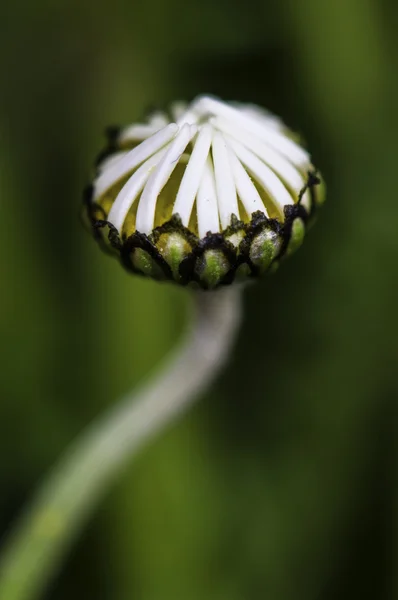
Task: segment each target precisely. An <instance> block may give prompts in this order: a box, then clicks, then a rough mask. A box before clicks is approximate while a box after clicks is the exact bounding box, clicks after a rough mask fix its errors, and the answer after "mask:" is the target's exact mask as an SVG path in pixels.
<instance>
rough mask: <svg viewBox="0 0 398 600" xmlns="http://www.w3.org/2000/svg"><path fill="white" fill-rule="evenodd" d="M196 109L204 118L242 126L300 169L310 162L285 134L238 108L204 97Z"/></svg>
mask: <svg viewBox="0 0 398 600" xmlns="http://www.w3.org/2000/svg"><path fill="white" fill-rule="evenodd" d="M194 109H195V110H196V112H198V114H200V115H202V116H204V115H206V114H214V115H216V116H220V117H225V118H226V119H228V120H232V121H233V122H234V123H235V124H236V125H240V126H241V127H243V128H244V129H246V130H247V131H249V132H251V133H254V135H256V136H257V137H259V138H260V139H262V140H263V142H265V143H266V144H268V145H269V146H271V147H272V148H274V149H275V150H277V151H278V152H280V153H281V154H283V155H284V156H285V157H286V158H288V159H289V160H290V162H292V163H293V164H294V165H296V166H298V167H302V166H304V165H306V164H308V162H309V161H310V158H309V155H308V153H307V152H306V151H305V150H303V148H301V147H300V146H299V145H298V144H296V143H295V142H293V140H291V139H290V138H288V137H287V136H286V135H285V134H284V133H281V132H279V131H277V130H276V129H275V128H274V127H267V125H265V124H264V123H263V122H262V121H259V120H258V119H256V118H255V117H252V116H249V115H248V114H245V113H244V112H242V111H240V110H238V109H237V108H233V107H232V106H228V105H227V104H225V103H223V102H220V101H219V100H215V99H214V98H210V97H202V98H199V99H198V100H197V101H196V102H195V103H194Z"/></svg>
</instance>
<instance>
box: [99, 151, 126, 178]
mask: <svg viewBox="0 0 398 600" xmlns="http://www.w3.org/2000/svg"><path fill="white" fill-rule="evenodd" d="M127 153H128V150H126V151H124V152H115V153H114V154H111V155H110V156H107V157H106V158H104V160H103V161H102V162H100V164H99V165H98V167H97V168H98V172H99V173H102V172H103V171H105V169H109V167H111V166H112V165H114V164H116V163H117V162H118V161H119V160H120V159H121V158H123V156H126V154H127Z"/></svg>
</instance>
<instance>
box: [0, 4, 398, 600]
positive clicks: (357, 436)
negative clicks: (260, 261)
mask: <svg viewBox="0 0 398 600" xmlns="http://www.w3.org/2000/svg"><path fill="white" fill-rule="evenodd" d="M0 13H1V14H0V16H1V19H0V30H1V36H0V45H1V50H2V51H1V52H0V67H1V72H2V73H3V85H2V93H1V95H0V128H1V131H2V144H1V147H0V161H1V164H2V167H1V170H0V189H1V199H0V205H1V212H2V229H3V231H2V235H1V238H0V272H1V282H2V288H1V295H0V333H1V341H2V343H1V356H0V361H1V362H0V364H1V367H2V368H1V374H0V394H1V404H0V420H1V423H2V435H1V437H0V449H1V459H0V460H1V464H0V467H1V489H2V494H1V497H0V518H1V525H2V530H3V531H4V532H5V531H6V530H7V528H8V527H9V526H10V523H12V519H13V518H15V516H16V515H17V514H18V512H19V510H20V508H21V506H23V505H24V504H25V502H26V501H27V499H28V498H29V497H30V495H31V492H32V489H33V488H34V487H35V485H36V483H37V481H38V480H39V479H40V478H41V477H42V476H43V474H44V473H45V472H46V470H47V469H48V467H49V466H50V465H51V464H52V463H53V462H54V461H55V459H56V458H57V457H58V456H59V454H60V453H61V452H62V450H63V449H64V448H65V446H66V445H67V443H68V442H69V441H70V440H71V439H72V438H73V437H74V436H75V435H76V434H77V433H78V432H79V431H81V430H82V429H83V428H84V426H85V425H86V424H87V423H88V422H89V421H90V420H91V419H92V418H93V417H94V416H95V415H96V414H98V413H100V412H101V411H103V410H104V409H105V407H106V406H108V405H110V404H111V403H112V401H113V399H115V398H117V397H118V395H119V394H120V393H122V392H124V391H125V390H127V389H128V388H129V387H130V386H131V385H132V384H134V383H136V382H137V381H138V380H140V379H142V378H143V377H144V376H145V375H146V374H147V373H148V372H149V371H150V369H151V368H152V366H153V365H155V364H156V362H157V361H158V360H159V359H161V357H162V356H163V355H164V354H165V353H166V352H167V350H168V349H169V348H171V347H172V345H173V344H174V343H175V340H176V338H177V337H178V335H179V334H180V332H181V330H182V327H183V324H184V314H185V306H186V303H187V294H186V292H185V291H183V290H179V289H177V288H175V287H173V286H171V285H160V284H154V283H152V282H149V281H143V280H141V279H139V278H133V277H129V276H127V275H126V274H125V273H124V272H123V271H122V269H120V267H118V266H117V264H116V263H115V262H114V261H112V260H110V259H109V258H107V257H105V256H104V255H102V254H101V253H100V252H99V251H98V249H97V248H96V247H95V245H94V244H93V242H92V240H91V239H90V238H89V237H88V236H87V235H86V233H85V232H84V231H83V229H82V228H81V225H80V223H79V220H78V217H77V215H78V211H79V199H80V195H81V189H82V188H83V186H84V184H85V183H86V181H87V179H88V177H89V176H90V171H89V165H90V164H91V158H92V157H94V156H95V154H96V152H97V150H98V149H99V147H100V146H101V144H102V140H101V138H100V133H101V131H102V129H103V127H104V126H105V125H107V124H109V123H115V122H116V123H119V122H120V123H128V122H130V121H133V120H135V119H137V118H138V117H139V116H140V114H141V113H142V112H143V111H144V110H145V109H146V108H147V107H148V106H150V105H164V104H165V103H166V102H168V101H169V100H171V99H174V98H180V97H182V98H188V99H189V98H191V97H192V96H194V95H195V94H197V93H202V92H211V93H215V94H218V95H220V96H222V97H223V98H225V99H229V98H231V99H239V100H249V101H252V102H256V103H258V104H260V105H264V106H266V107H268V108H270V109H272V110H274V111H275V112H276V113H278V114H280V115H282V116H283V117H284V118H285V120H286V121H287V122H288V123H289V124H290V125H291V126H293V127H296V128H298V129H300V130H302V131H303V132H304V134H305V137H306V139H307V141H308V144H309V147H310V148H311V151H312V153H313V155H314V157H315V159H316V164H319V165H320V167H321V169H322V171H323V173H324V175H325V178H326V181H327V183H328V202H327V204H326V206H325V208H324V209H323V210H322V211H321V214H320V217H319V222H318V223H317V225H316V226H315V227H314V229H313V230H312V232H311V235H309V236H308V239H306V242H305V244H304V247H303V249H302V250H300V252H299V253H298V254H297V255H296V256H295V257H294V258H293V259H291V260H289V261H288V262H287V263H286V265H284V267H283V268H281V270H280V272H279V273H277V274H276V275H275V276H272V277H270V278H269V279H266V280H264V281H262V282H261V283H260V284H258V285H253V286H252V287H251V288H250V289H248V290H247V293H246V306H245V322H244V325H243V329H242V333H241V336H240V339H239V343H238V346H237V348H236V349H235V352H234V355H233V358H232V361H231V364H230V367H229V368H228V369H227V370H226V372H225V373H224V374H223V376H222V378H221V379H220V380H219V382H218V383H217V385H216V386H215V387H214V389H213V390H212V392H211V393H209V394H208V395H207V396H206V397H205V398H202V399H201V402H200V403H198V404H197V405H196V407H195V408H194V410H192V412H191V413H190V414H189V415H188V416H186V417H185V418H184V419H183V420H182V421H181V422H180V423H178V424H176V425H175V426H174V427H173V428H172V429H171V430H170V431H168V432H167V433H166V434H165V435H163V436H161V438H160V439H158V440H157V441H156V442H155V443H154V444H153V445H152V446H151V448H150V449H148V450H147V451H146V452H145V453H143V454H142V455H141V457H140V459H139V460H138V461H137V462H136V463H135V464H134V465H132V467H131V468H130V469H129V470H128V472H127V473H126V474H125V475H124V477H123V479H122V480H121V481H120V482H119V484H118V486H117V488H115V489H114V490H113V491H112V493H111V494H110V495H109V497H108V499H107V501H106V503H105V504H103V505H102V506H101V508H100V510H99V511H98V513H97V515H96V516H95V518H94V519H93V521H92V523H91V525H90V527H89V529H88V530H87V531H86V532H85V533H84V535H83V536H82V539H81V541H80V543H79V545H78V547H76V548H75V549H74V552H73V554H72V556H71V557H70V559H69V561H68V563H67V565H66V566H65V568H64V570H63V571H62V573H61V574H60V576H59V578H58V579H57V580H56V581H55V582H54V584H53V585H52V587H51V589H50V590H49V593H48V595H47V599H48V600H50V599H53V600H66V599H69V598H71V597H73V598H76V599H80V598H82V599H83V598H95V599H96V600H111V599H112V600H127V599H129V598H134V599H136V600H185V599H189V600H203V599H204V598H206V600H251V599H253V600H258V599H259V598H270V599H272V600H274V599H275V600H300V599H303V600H304V599H305V600H329V599H332V598H333V599H334V598H336V597H339V598H347V599H348V598H350V599H352V598H362V599H364V598H372V599H373V598H378V599H380V600H382V599H386V600H387V599H390V598H394V597H398V596H397V594H398V585H397V583H398V582H397V576H396V570H395V569H394V566H395V565H394V563H395V561H396V559H397V550H398V549H397V539H398V527H397V523H398V521H397V514H398V511H397V500H398V494H397V485H396V484H397V479H396V474H397V460H396V456H397V452H396V451H397V448H396V441H395V440H396V438H397V425H398V422H397V403H396V401H397V381H396V371H397V339H398V316H397V310H396V308H397V305H398V287H397V284H396V281H395V273H396V264H397V262H396V261H397V260H398V241H397V240H398V237H397V219H398V202H397V199H396V195H397V192H396V171H397V165H396V161H397V151H396V134H397V124H398V114H397V110H396V106H397V104H398V81H397V78H396V73H397V66H398V65H397V63H398V60H397V59H398V54H397V51H398V45H397V39H396V31H397V25H398V8H397V5H396V3H394V2H392V0H383V1H381V2H380V1H379V2H377V1H376V0H335V1H334V2H328V3H319V2H316V1H315V0H296V1H295V2H293V1H292V0H283V1H281V2H274V3H271V2H270V1H269V2H266V1H264V2H258V3H256V2H254V1H253V0H251V1H249V2H239V1H238V0H231V1H230V2H226V0H222V1H219V2H217V3H215V4H214V3H213V2H210V0H202V1H201V2H199V1H196V0H193V1H192V2H190V3H186V2H182V1H181V0H170V1H169V2H167V3H163V2H162V1H161V0H153V2H150V3H144V2H141V3H139V4H137V3H132V2H127V1H126V0H114V1H113V2H112V3H111V4H109V3H107V2H102V1H101V0H98V1H97V2H96V3H95V4H94V3H89V2H83V3H81V2H78V1H77V0H69V2H66V1H64V0H60V1H58V2H49V1H48V0H37V1H36V2H34V3H30V2H28V1H27V0H25V1H24V0H22V1H20V2H16V3H6V4H4V5H3V6H2V7H1V9H0ZM4 600H6V599H4Z"/></svg>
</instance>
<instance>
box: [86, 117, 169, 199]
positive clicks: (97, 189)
mask: <svg viewBox="0 0 398 600" xmlns="http://www.w3.org/2000/svg"><path fill="white" fill-rule="evenodd" d="M177 131H178V127H177V125H176V124H175V123H170V125H167V126H166V127H164V128H163V129H161V130H160V131H158V132H157V133H155V134H154V135H153V136H152V137H150V138H149V139H147V140H145V141H144V142H142V144H140V145H139V146H137V147H136V148H133V150H130V152H128V153H127V154H126V156H124V157H123V158H122V159H121V160H120V161H117V162H116V163H115V164H113V165H112V166H111V167H110V168H109V169H106V170H105V171H104V172H103V173H101V174H100V176H99V177H98V178H97V180H96V181H95V183H94V200H97V199H98V198H99V197H100V196H102V194H104V193H105V192H106V191H107V190H108V189H109V188H110V187H111V186H112V185H114V184H115V183H116V182H117V181H119V179H121V178H122V177H124V176H125V175H127V174H128V173H129V172H130V171H132V170H133V169H135V168H136V167H138V165H140V164H141V163H142V162H144V160H146V159H147V158H149V156H151V154H155V152H157V151H158V150H159V149H160V148H162V147H163V146H165V145H166V144H167V143H168V142H170V140H172V139H173V137H174V136H175V134H176V132H177Z"/></svg>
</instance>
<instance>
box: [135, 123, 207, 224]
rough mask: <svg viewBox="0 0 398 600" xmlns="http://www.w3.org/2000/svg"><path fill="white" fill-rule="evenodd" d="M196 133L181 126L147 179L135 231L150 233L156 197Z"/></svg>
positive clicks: (187, 127) (192, 129) (193, 127)
mask: <svg viewBox="0 0 398 600" xmlns="http://www.w3.org/2000/svg"><path fill="white" fill-rule="evenodd" d="M196 132H197V128H196V127H195V126H192V125H188V124H186V125H183V126H182V128H181V129H180V131H179V132H178V134H177V135H176V137H175V139H174V140H173V142H172V143H171V144H170V147H169V148H168V150H167V152H166V154H165V156H164V157H163V158H162V160H161V161H160V163H159V164H158V166H157V167H156V169H155V170H154V171H153V172H152V174H151V176H150V177H149V180H148V182H147V184H146V186H145V188H144V191H143V192H142V196H141V199H140V202H139V204H138V210H137V218H136V229H137V231H140V232H141V233H146V234H149V233H151V231H152V229H153V227H154V222H155V210H156V202H157V199H158V196H159V194H160V192H161V191H162V189H163V188H164V186H165V185H166V183H167V181H168V179H169V178H170V175H171V174H172V172H173V171H174V169H175V168H176V166H177V164H178V162H179V160H180V157H181V154H182V153H183V152H184V150H185V148H186V147H187V145H188V144H189V142H190V141H191V139H192V138H193V136H194V135H195V134H196Z"/></svg>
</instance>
